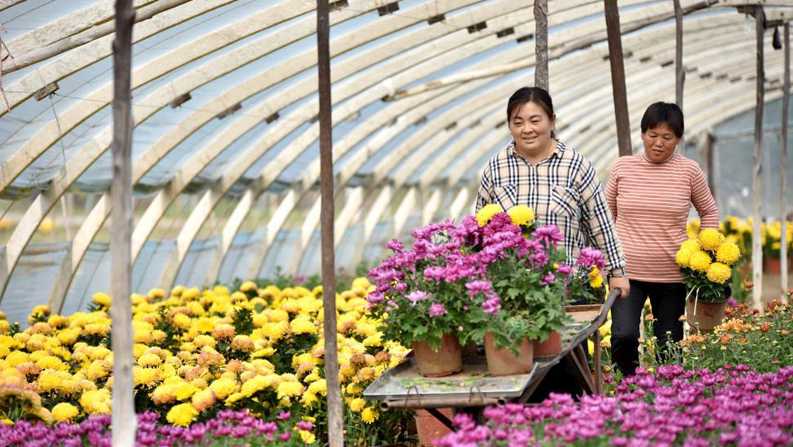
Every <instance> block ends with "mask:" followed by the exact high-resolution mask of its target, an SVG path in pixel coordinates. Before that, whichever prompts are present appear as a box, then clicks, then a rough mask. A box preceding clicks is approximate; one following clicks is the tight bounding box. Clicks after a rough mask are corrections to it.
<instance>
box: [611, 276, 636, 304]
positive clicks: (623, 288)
mask: <svg viewBox="0 0 793 447" xmlns="http://www.w3.org/2000/svg"><path fill="white" fill-rule="evenodd" d="M609 289H610V290H614V289H620V298H623V299H624V298H627V297H628V292H630V290H631V286H630V283H629V282H628V278H627V277H625V276H612V277H611V278H609Z"/></svg>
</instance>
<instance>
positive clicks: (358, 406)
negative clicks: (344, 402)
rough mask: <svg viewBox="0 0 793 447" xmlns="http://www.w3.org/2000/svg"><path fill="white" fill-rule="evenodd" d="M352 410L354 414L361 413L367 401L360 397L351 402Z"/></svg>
mask: <svg viewBox="0 0 793 447" xmlns="http://www.w3.org/2000/svg"><path fill="white" fill-rule="evenodd" d="M349 406H350V410H351V411H352V412H354V413H360V412H361V411H362V410H363V408H364V407H365V406H366V401H365V400H364V399H362V398H360V397H356V398H355V399H352V400H351V401H350V404H349Z"/></svg>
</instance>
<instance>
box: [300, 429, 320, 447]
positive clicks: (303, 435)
mask: <svg viewBox="0 0 793 447" xmlns="http://www.w3.org/2000/svg"><path fill="white" fill-rule="evenodd" d="M299 433H300V439H301V440H302V441H303V444H313V443H314V442H315V441H316V440H317V438H316V436H314V433H311V432H310V431H308V430H300V432H299Z"/></svg>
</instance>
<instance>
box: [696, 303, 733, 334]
mask: <svg viewBox="0 0 793 447" xmlns="http://www.w3.org/2000/svg"><path fill="white" fill-rule="evenodd" d="M694 307H695V306H694V299H692V298H689V299H688V301H687V302H686V320H687V321H688V325H689V326H691V328H692V329H693V330H695V331H697V332H711V331H713V328H715V327H716V326H718V325H719V323H721V320H723V319H724V308H725V307H726V303H703V302H702V301H701V300H700V301H698V302H697V303H696V309H695V308H694Z"/></svg>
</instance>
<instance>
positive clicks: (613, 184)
mask: <svg viewBox="0 0 793 447" xmlns="http://www.w3.org/2000/svg"><path fill="white" fill-rule="evenodd" d="M617 191H619V159H617V161H616V162H614V165H613V166H612V167H611V172H609V180H608V182H607V183H606V203H608V205H609V209H610V210H611V219H612V220H613V221H614V222H616V221H617Z"/></svg>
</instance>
